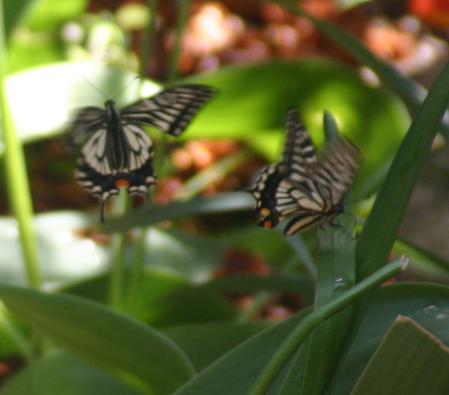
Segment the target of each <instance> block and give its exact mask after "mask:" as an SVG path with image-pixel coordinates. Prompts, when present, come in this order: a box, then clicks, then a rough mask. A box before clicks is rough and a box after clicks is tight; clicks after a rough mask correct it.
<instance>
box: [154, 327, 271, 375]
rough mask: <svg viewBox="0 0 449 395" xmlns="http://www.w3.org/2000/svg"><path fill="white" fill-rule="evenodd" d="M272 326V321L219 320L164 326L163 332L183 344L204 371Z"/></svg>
mask: <svg viewBox="0 0 449 395" xmlns="http://www.w3.org/2000/svg"><path fill="white" fill-rule="evenodd" d="M268 326H270V324H269V323H263V322H257V323H235V322H216V323H200V324H186V325H178V326H173V327H168V328H164V329H162V333H163V334H164V335H166V336H168V337H169V338H170V339H172V340H173V341H174V342H175V343H176V344H177V345H178V346H179V347H181V348H182V349H183V350H184V352H185V353H186V354H187V356H188V357H189V358H190V360H191V361H192V363H193V364H194V366H195V368H196V370H197V371H201V370H203V369H204V368H206V367H207V366H208V365H210V364H211V363H212V362H214V361H215V360H216V359H218V358H219V357H221V356H222V355H224V354H225V353H227V352H228V351H229V350H231V349H233V348H234V347H236V346H238V345H239V344H240V343H242V342H243V341H245V340H247V339H248V338H250V337H251V336H254V335H255V334H257V333H259V332H261V331H262V330H263V329H266V328H267V327H268Z"/></svg>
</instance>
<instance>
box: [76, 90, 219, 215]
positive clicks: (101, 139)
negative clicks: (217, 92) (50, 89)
mask: <svg viewBox="0 0 449 395" xmlns="http://www.w3.org/2000/svg"><path fill="white" fill-rule="evenodd" d="M213 95H214V90H213V89H212V88H210V87H208V86H205V85H199V84H186V85H179V86H176V87H173V88H168V89H165V90H163V91H162V92H160V93H158V94H157V95H155V96H152V97H150V98H147V99H144V100H140V101H137V102H136V103H133V104H131V105H129V106H127V107H124V108H122V109H121V110H119V109H118V108H117V106H116V104H115V103H114V101H112V100H107V101H106V102H105V104H104V106H105V108H99V107H92V106H89V107H83V108H82V109H81V110H80V111H78V113H77V114H76V116H75V118H74V120H73V122H72V128H71V133H70V137H69V144H70V145H71V146H74V147H77V148H79V149H80V151H81V152H80V158H79V159H78V163H77V170H76V172H75V178H76V179H77V181H78V182H79V183H80V184H81V186H82V187H83V188H84V189H86V190H87V191H89V192H90V193H91V194H93V195H94V196H96V197H98V198H99V199H100V220H101V222H103V221H104V209H105V204H106V201H107V200H108V199H109V197H111V196H113V195H117V194H118V192H119V188H127V189H128V192H129V193H130V194H138V195H146V194H147V193H148V189H149V188H150V187H151V186H152V185H153V184H155V183H156V177H155V175H154V170H153V166H152V159H153V152H152V145H153V144H152V141H151V139H150V137H149V136H148V134H147V133H146V132H145V131H144V130H143V128H142V126H143V125H149V126H153V127H155V128H157V129H159V130H161V131H162V132H165V133H168V134H171V135H172V136H179V135H180V134H181V133H182V132H183V131H184V130H185V129H186V128H187V126H188V125H189V123H190V121H191V120H192V119H193V117H194V116H195V115H196V113H197V112H198V111H199V110H200V109H201V107H202V106H203V105H204V104H205V103H207V102H208V101H209V99H211V97H212V96H213Z"/></svg>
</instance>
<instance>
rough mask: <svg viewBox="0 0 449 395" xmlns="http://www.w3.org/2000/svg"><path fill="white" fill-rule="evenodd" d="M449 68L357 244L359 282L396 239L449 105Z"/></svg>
mask: <svg viewBox="0 0 449 395" xmlns="http://www.w3.org/2000/svg"><path fill="white" fill-rule="evenodd" d="M448 84H449V65H446V67H445V68H444V70H443V71H442V72H441V73H440V75H439V77H438V79H437V80H436V82H435V84H434V85H433V87H432V89H431V90H430V92H429V95H428V96H427V97H426V99H425V101H424V103H423V105H422V106H421V108H420V109H419V111H418V113H417V114H416V117H415V118H414V120H413V123H412V125H411V126H410V128H409V130H408V132H407V135H406V136H405V137H404V140H403V142H402V144H401V146H400V147H399V150H398V152H397V154H396V156H395V158H394V160H393V163H392V165H391V167H390V170H389V172H388V175H387V177H386V179H385V181H384V184H383V185H382V188H381V190H380V192H379V194H378V196H377V198H376V201H375V203H374V207H373V209H372V211H371V213H370V215H369V217H368V219H367V221H366V223H365V226H364V227H363V231H362V233H361V235H360V238H359V240H358V243H357V278H358V280H359V281H360V280H361V279H363V278H365V277H366V276H367V275H369V274H370V273H373V272H374V271H375V270H377V269H378V268H379V267H381V266H382V265H383V264H384V263H385V261H386V260H387V257H388V254H389V252H390V250H391V248H392V247H393V243H394V240H395V239H396V237H397V233H398V230H399V226H400V224H401V221H402V217H403V215H404V213H405V210H406V208H407V206H408V203H409V200H410V197H411V194H412V192H413V189H414V186H415V183H416V180H417V178H418V175H419V172H420V170H421V168H422V166H423V164H424V161H425V160H426V158H427V155H428V154H429V151H430V148H431V145H432V141H433V138H434V137H435V135H436V133H437V131H438V129H439V126H440V123H441V118H442V117H443V114H444V112H445V111H446V109H447V107H448V104H449V90H448V89H447V86H448Z"/></svg>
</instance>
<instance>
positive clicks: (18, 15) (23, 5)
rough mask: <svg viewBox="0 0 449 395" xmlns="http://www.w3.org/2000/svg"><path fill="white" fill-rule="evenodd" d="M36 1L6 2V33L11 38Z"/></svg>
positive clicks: (17, 0)
mask: <svg viewBox="0 0 449 395" xmlns="http://www.w3.org/2000/svg"><path fill="white" fill-rule="evenodd" d="M34 2H35V0H12V1H11V0H9V1H4V2H3V4H4V5H3V6H4V14H5V15H4V19H5V33H6V36H7V37H9V36H10V35H11V33H12V31H13V30H14V28H15V27H16V26H17V25H18V24H19V23H20V22H21V21H22V19H23V16H24V14H25V13H26V11H27V10H28V8H29V7H30V6H31V5H32V4H33V3H34Z"/></svg>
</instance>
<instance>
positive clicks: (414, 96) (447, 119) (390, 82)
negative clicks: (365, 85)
mask: <svg viewBox="0 0 449 395" xmlns="http://www.w3.org/2000/svg"><path fill="white" fill-rule="evenodd" d="M349 1H353V0H349ZM274 2H275V3H278V4H280V5H281V6H283V7H285V8H286V9H287V10H289V11H290V12H292V13H294V14H296V15H298V16H302V17H304V18H306V19H307V20H309V21H310V22H311V23H313V24H314V25H315V27H316V28H317V29H319V30H320V31H321V32H322V33H324V34H325V35H326V36H328V37H329V38H330V39H331V40H333V41H335V42H336V43H337V44H338V45H340V46H341V47H342V48H344V49H345V50H346V51H347V52H348V53H349V54H351V55H352V56H353V57H354V58H355V59H356V60H358V61H359V62H360V63H362V64H364V65H365V66H368V67H370V68H371V69H372V70H373V71H374V72H375V73H376V74H377V76H378V77H379V78H380V80H381V81H382V82H383V83H384V84H385V85H386V86H387V87H389V88H390V89H391V90H392V91H393V92H395V93H396V94H397V95H398V96H399V97H400V98H401V99H402V100H403V102H404V103H405V105H406V106H407V107H408V109H409V111H410V113H411V114H414V113H415V112H416V111H417V110H418V108H419V107H420V106H421V104H422V103H423V101H424V99H425V96H426V93H427V92H426V90H425V89H424V88H423V87H422V86H421V85H420V84H418V83H417V82H415V81H414V80H412V79H411V78H407V77H406V76H404V75H402V74H401V73H400V72H399V71H397V70H396V69H395V68H394V67H392V66H391V65H389V64H388V63H387V62H385V61H383V60H382V59H380V58H378V57H377V56H376V55H374V53H372V52H371V51H370V50H369V49H368V48H367V47H366V46H365V45H364V44H363V43H362V42H361V40H360V39H359V38H357V37H355V36H353V35H351V34H350V33H347V32H346V31H345V30H343V29H341V28H339V27H338V26H337V25H335V24H333V23H331V22H329V21H324V20H321V19H318V18H315V17H314V16H313V15H312V14H309V13H308V12H306V11H305V10H304V9H303V8H300V7H298V6H297V4H296V3H295V2H293V1H292V0H274ZM442 126H443V134H444V136H445V137H446V138H447V137H448V136H449V114H448V113H446V114H445V116H444V120H443V125H442Z"/></svg>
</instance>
